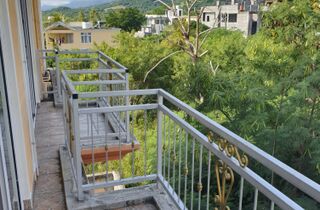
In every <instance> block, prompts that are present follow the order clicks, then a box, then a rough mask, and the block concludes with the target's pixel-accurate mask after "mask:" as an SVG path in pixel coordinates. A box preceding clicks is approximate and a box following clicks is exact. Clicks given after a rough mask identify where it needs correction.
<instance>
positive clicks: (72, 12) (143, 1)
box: [42, 0, 216, 21]
mask: <svg viewBox="0 0 320 210" xmlns="http://www.w3.org/2000/svg"><path fill="white" fill-rule="evenodd" d="M184 1H185V0H176V3H177V4H180V3H182V2H184ZM215 1H216V0H201V1H200V2H201V3H200V4H201V5H212V4H213V3H214V2H215ZM165 2H171V0H166V1H165ZM119 6H120V7H134V8H137V9H139V10H140V11H142V12H144V13H147V12H148V11H151V10H153V9H155V8H157V7H160V6H161V4H160V3H158V2H155V1H154V0H110V2H108V3H104V4H98V5H93V6H89V7H82V8H70V7H58V8H54V9H51V10H47V11H43V12H42V14H43V18H44V20H46V19H47V17H48V16H50V15H52V14H54V13H57V12H58V13H62V14H63V15H64V16H65V17H66V18H67V20H68V21H74V20H76V19H77V15H78V14H79V11H80V10H82V11H83V12H84V14H85V15H86V16H87V15H88V14H89V11H90V10H91V9H95V10H96V11H97V12H98V13H99V14H100V16H101V17H103V13H105V9H108V8H112V7H119Z"/></svg>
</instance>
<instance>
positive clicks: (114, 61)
mask: <svg viewBox="0 0 320 210" xmlns="http://www.w3.org/2000/svg"><path fill="white" fill-rule="evenodd" d="M98 54H99V55H100V56H102V57H104V58H106V59H107V60H109V61H110V62H112V63H113V64H115V65H116V66H117V67H119V68H121V69H125V70H128V68H127V67H125V66H124V65H122V64H120V63H119V62H118V61H116V60H114V59H113V58H111V57H109V56H107V55H106V54H104V53H103V52H102V51H100V50H99V51H98Z"/></svg>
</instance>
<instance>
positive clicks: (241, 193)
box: [239, 177, 244, 210]
mask: <svg viewBox="0 0 320 210" xmlns="http://www.w3.org/2000/svg"><path fill="white" fill-rule="evenodd" d="M243 185H244V178H243V177H241V179H240V195H239V210H242V201H243Z"/></svg>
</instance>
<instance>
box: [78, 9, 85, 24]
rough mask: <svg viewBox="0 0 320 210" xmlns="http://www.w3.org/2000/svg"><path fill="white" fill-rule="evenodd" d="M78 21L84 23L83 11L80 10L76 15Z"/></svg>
mask: <svg viewBox="0 0 320 210" xmlns="http://www.w3.org/2000/svg"><path fill="white" fill-rule="evenodd" d="M78 21H80V22H84V21H86V18H85V14H84V12H83V10H80V11H79V13H78Z"/></svg>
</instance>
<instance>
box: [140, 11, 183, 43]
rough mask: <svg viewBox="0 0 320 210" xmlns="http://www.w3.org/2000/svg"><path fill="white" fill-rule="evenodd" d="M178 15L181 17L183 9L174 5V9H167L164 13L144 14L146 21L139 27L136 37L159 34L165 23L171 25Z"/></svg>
mask: <svg viewBox="0 0 320 210" xmlns="http://www.w3.org/2000/svg"><path fill="white" fill-rule="evenodd" d="M178 17H183V10H182V9H181V8H180V7H179V6H176V11H172V10H167V11H166V13H165V14H164V15H152V14H151V15H146V19H147V23H146V25H144V26H142V27H141V30H140V31H138V32H137V33H136V34H135V36H136V37H144V36H146V35H152V34H160V33H161V32H162V31H163V30H164V28H165V26H166V25H168V24H169V25H171V24H172V22H173V21H174V20H176V19H177V18H178Z"/></svg>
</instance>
